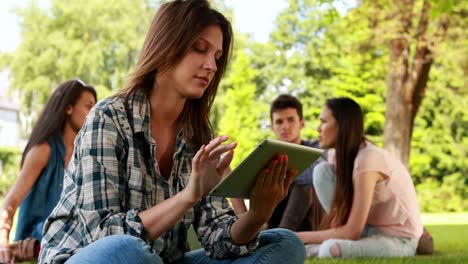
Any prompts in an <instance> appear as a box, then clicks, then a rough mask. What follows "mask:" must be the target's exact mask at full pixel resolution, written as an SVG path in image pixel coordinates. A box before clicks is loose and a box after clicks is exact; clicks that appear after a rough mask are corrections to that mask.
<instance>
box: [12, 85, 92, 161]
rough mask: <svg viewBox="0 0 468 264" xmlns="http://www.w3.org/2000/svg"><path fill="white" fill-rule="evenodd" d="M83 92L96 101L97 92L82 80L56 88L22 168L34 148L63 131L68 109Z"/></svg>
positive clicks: (26, 150)
mask: <svg viewBox="0 0 468 264" xmlns="http://www.w3.org/2000/svg"><path fill="white" fill-rule="evenodd" d="M83 92H90V93H91V94H93V96H94V99H95V100H96V90H95V89H94V88H93V87H92V86H89V85H86V84H84V83H83V82H82V81H80V80H68V81H65V82H63V83H61V84H59V86H58V87H57V88H55V90H54V91H53V93H52V95H51V96H50V98H49V100H48V101H47V104H46V105H45V107H44V110H42V112H41V114H40V115H39V119H37V121H36V124H35V125H34V127H33V130H32V132H31V136H30V137H29V141H28V143H27V144H26V147H25V148H24V151H23V155H22V157H21V167H22V166H23V162H24V158H25V157H26V154H28V152H29V150H30V149H31V148H32V147H33V146H35V145H37V144H41V143H44V142H46V141H47V140H49V137H51V136H52V135H54V134H56V133H58V132H59V131H61V130H62V129H63V127H64V125H65V122H66V120H67V107H68V106H74V105H75V104H76V102H77V101H78V99H79V98H80V96H81V94H82V93H83Z"/></svg>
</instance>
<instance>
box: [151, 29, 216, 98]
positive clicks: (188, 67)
mask: <svg viewBox="0 0 468 264" xmlns="http://www.w3.org/2000/svg"><path fill="white" fill-rule="evenodd" d="M222 49H223V33H222V32H221V29H220V28H219V26H217V25H211V26H208V27H207V28H205V29H204V30H203V31H202V32H201V33H200V35H199V36H198V38H197V39H196V41H195V43H194V44H193V45H192V47H190V49H189V51H188V52H187V54H186V55H185V56H184V57H183V58H182V60H181V61H180V62H179V63H178V64H176V65H175V66H173V67H171V68H169V69H168V70H167V71H165V72H164V73H162V74H160V75H159V76H158V77H157V81H158V85H159V86H160V87H167V89H165V90H164V91H165V92H171V91H176V93H177V94H178V95H179V96H180V97H183V98H200V97H202V96H203V93H204V92H205V90H206V88H207V87H208V85H209V84H210V82H211V80H212V79H213V77H214V75H215V73H216V70H217V66H216V61H217V60H218V59H219V58H220V57H221V56H222V54H223V50H222Z"/></svg>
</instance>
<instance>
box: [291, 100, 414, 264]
mask: <svg viewBox="0 0 468 264" xmlns="http://www.w3.org/2000/svg"><path fill="white" fill-rule="evenodd" d="M318 132H319V142H320V147H321V148H326V149H334V150H332V151H330V152H329V156H328V163H327V162H325V163H322V164H320V165H318V166H317V167H316V168H315V171H314V187H315V190H316V192H317V195H318V198H319V200H320V203H321V204H322V206H323V208H324V209H325V211H326V212H327V216H326V217H325V218H324V221H323V223H322V228H323V229H322V230H321V231H312V232H301V233H298V235H299V237H300V238H301V239H302V240H303V242H304V243H305V244H308V245H306V249H307V252H308V255H316V254H317V255H318V256H319V257H342V258H347V257H401V256H414V255H415V252H416V247H417V245H418V239H419V238H420V236H421V234H422V232H423V226H422V223H421V217H420V212H419V206H418V202H417V199H416V192H415V188H414V185H413V183H412V180H411V177H410V175H409V173H408V170H407V169H406V168H405V166H403V164H402V163H401V162H400V161H399V160H397V159H396V158H394V157H393V156H392V155H391V154H390V153H388V152H387V151H385V150H383V149H381V148H379V147H377V146H375V145H374V144H372V143H371V142H369V141H368V140H366V138H365V137H364V122H363V113H362V111H361V108H360V106H359V105H358V104H357V103H356V102H355V101H353V100H352V99H350V98H346V97H341V98H333V99H329V100H327V102H326V105H325V106H324V107H323V109H322V112H321V114H320V126H319V127H318Z"/></svg>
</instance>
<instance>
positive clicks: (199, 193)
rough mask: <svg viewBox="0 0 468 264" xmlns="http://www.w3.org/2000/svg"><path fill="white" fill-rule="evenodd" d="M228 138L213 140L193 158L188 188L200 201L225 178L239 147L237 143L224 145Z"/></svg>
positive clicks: (221, 137)
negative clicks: (235, 151)
mask: <svg viewBox="0 0 468 264" xmlns="http://www.w3.org/2000/svg"><path fill="white" fill-rule="evenodd" d="M228 138H229V137H228V136H220V137H217V138H215V139H213V140H212V141H210V143H209V144H208V145H206V146H205V145H203V146H202V147H201V148H200V150H199V151H198V152H197V154H196V155H195V157H194V158H193V160H192V175H191V176H190V181H189V183H188V185H187V188H188V190H189V191H190V193H191V195H192V197H193V198H194V199H196V200H199V199H201V198H202V197H203V196H205V195H207V194H208V193H209V192H210V191H211V190H212V189H213V188H214V187H215V186H216V185H217V184H218V183H219V182H220V181H221V179H222V178H223V174H224V171H225V170H226V169H227V168H228V167H229V164H230V163H231V161H232V158H233V155H234V149H235V148H236V147H237V142H232V143H230V144H224V145H222V143H223V142H225V141H226V140H227V139H228ZM226 152H227V154H226V155H224V157H223V158H222V159H220V156H221V155H222V154H223V153H226Z"/></svg>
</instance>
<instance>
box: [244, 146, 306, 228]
mask: <svg viewBox="0 0 468 264" xmlns="http://www.w3.org/2000/svg"><path fill="white" fill-rule="evenodd" d="M295 175H297V171H296V170H288V156H287V155H284V154H281V155H278V157H276V158H275V159H273V160H272V161H270V163H269V164H268V165H267V166H265V168H263V170H262V171H261V172H260V174H259V175H258V177H257V181H256V183H255V185H254V187H253V189H252V192H251V194H250V209H249V214H250V215H252V217H253V219H254V220H255V222H257V223H262V224H263V223H265V222H267V221H268V219H270V217H271V215H272V214H273V211H274V210H275V208H276V206H278V204H279V203H280V202H281V201H282V200H283V199H284V198H285V197H286V196H287V195H288V191H289V186H290V185H291V181H292V179H293V178H294V176H295Z"/></svg>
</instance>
